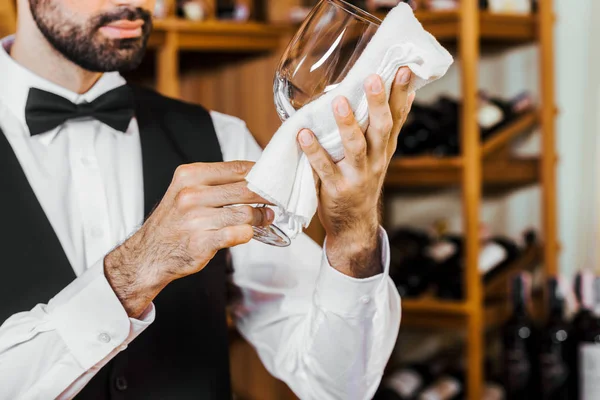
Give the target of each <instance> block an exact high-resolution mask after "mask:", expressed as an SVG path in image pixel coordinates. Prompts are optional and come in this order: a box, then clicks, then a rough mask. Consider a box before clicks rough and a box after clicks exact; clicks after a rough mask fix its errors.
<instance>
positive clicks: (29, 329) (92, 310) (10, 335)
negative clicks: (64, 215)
mask: <svg viewBox="0 0 600 400" xmlns="http://www.w3.org/2000/svg"><path fill="white" fill-rule="evenodd" d="M154 316H155V311H154V306H153V305H151V306H150V307H149V308H148V309H147V310H146V311H145V312H144V314H143V315H142V317H141V318H140V319H139V320H136V319H132V318H129V317H128V316H127V313H126V312H125V310H124V308H123V306H122V305H121V303H120V302H119V300H118V298H117V296H116V295H115V293H114V291H113V290H112V288H111V287H110V285H109V283H108V281H107V280H106V277H105V276H104V268H103V261H100V262H98V263H97V264H96V265H94V266H93V267H92V268H90V269H89V270H88V271H86V272H85V273H84V274H83V275H81V276H80V277H78V278H77V279H75V280H74V281H73V282H72V283H71V284H70V285H69V286H67V287H66V288H65V289H63V290H62V291H61V292H60V293H58V294H57V295H56V296H55V297H54V298H53V299H52V300H50V302H49V303H48V304H38V305H37V306H36V307H34V308H33V309H32V310H31V311H27V312H22V313H18V314H15V315H12V316H11V317H10V318H9V319H7V320H6V321H5V322H4V323H3V324H2V326H0V377H2V390H0V399H50V398H58V399H66V398H72V397H73V396H74V395H75V394H77V393H78V392H79V391H80V390H81V389H82V388H83V387H84V386H85V385H86V384H87V383H88V382H89V381H90V380H91V379H92V378H93V377H94V375H95V374H96V373H97V372H98V371H99V370H100V368H102V366H104V365H106V363H108V361H110V360H111V359H112V358H113V357H114V356H115V355H117V354H118V352H119V351H122V350H124V349H125V348H126V347H127V345H128V344H129V343H130V342H131V341H132V340H133V339H135V338H136V337H137V336H138V335H139V334H140V333H141V332H142V331H143V330H144V329H145V328H146V327H147V326H148V325H150V324H151V323H152V322H153V321H154Z"/></svg>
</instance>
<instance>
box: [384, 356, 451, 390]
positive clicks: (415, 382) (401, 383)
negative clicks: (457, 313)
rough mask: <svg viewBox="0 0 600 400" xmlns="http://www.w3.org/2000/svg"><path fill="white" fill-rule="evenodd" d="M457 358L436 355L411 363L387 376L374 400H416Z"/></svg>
mask: <svg viewBox="0 0 600 400" xmlns="http://www.w3.org/2000/svg"><path fill="white" fill-rule="evenodd" d="M455 358H456V354H455V353H453V352H442V353H438V354H435V355H434V356H433V357H430V358H429V359H427V360H425V361H423V362H419V363H411V364H409V365H406V366H403V367H401V368H398V369H396V370H394V371H392V372H391V373H390V374H389V375H388V376H386V377H385V378H384V379H383V380H382V382H381V385H380V387H379V389H378V390H377V394H376V395H375V397H373V400H414V399H417V397H418V395H419V393H421V391H422V390H423V389H424V388H425V387H427V386H429V385H431V384H432V383H433V382H434V381H435V380H437V379H438V378H439V377H441V376H442V374H444V373H446V372H447V371H448V370H449V369H450V367H451V366H452V364H453V363H454V360H455Z"/></svg>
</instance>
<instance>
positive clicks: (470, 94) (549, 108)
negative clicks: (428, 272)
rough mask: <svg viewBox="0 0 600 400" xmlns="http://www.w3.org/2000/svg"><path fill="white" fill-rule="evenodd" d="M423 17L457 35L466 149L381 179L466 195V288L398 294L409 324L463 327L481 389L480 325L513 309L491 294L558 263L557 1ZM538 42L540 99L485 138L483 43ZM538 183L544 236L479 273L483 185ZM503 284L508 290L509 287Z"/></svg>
mask: <svg viewBox="0 0 600 400" xmlns="http://www.w3.org/2000/svg"><path fill="white" fill-rule="evenodd" d="M419 18H420V20H421V22H422V23H423V25H424V26H425V27H426V28H427V29H428V30H429V31H430V32H431V33H432V34H433V35H434V36H436V38H438V40H441V41H444V42H453V43H456V44H457V48H458V58H459V59H460V62H461V84H462V100H463V108H462V111H461V112H462V115H461V133H460V134H461V143H462V153H461V155H460V156H458V157H449V158H434V157H431V156H422V157H414V158H400V159H395V160H393V161H392V163H391V165H390V168H389V170H388V175H387V177H386V182H385V193H386V194H387V195H390V194H393V193H396V192H399V193H403V192H407V191H420V190H432V189H436V188H446V187H459V188H461V192H462V199H463V200H462V201H463V227H464V233H465V240H466V247H465V250H466V251H465V266H466V268H465V273H464V277H463V278H464V287H465V288H466V291H467V293H466V298H465V300H463V301H445V300H440V299H436V298H434V297H433V296H430V295H425V296H423V297H422V298H418V299H405V300H403V301H402V324H403V326H415V327H428V328H440V329H463V330H466V333H467V340H466V353H467V354H466V357H467V365H468V368H467V375H466V381H467V396H468V399H480V398H481V395H482V385H483V382H484V372H483V371H484V356H485V354H484V351H485V350H484V332H485V331H486V329H487V328H490V327H493V326H498V325H499V324H501V323H502V322H503V321H505V320H506V318H507V317H508V315H509V310H508V309H507V307H506V305H507V302H506V301H504V302H498V301H494V299H497V298H498V297H501V296H502V295H506V293H505V292H506V288H507V279H508V277H509V276H510V274H512V273H514V272H516V271H524V270H528V269H531V268H533V267H534V266H536V265H538V264H539V263H540V262H541V261H543V265H544V269H545V271H544V273H545V275H547V276H555V275H556V273H557V253H558V242H557V227H556V200H555V199H556V171H555V165H556V162H557V157H556V152H555V138H554V130H555V126H554V118H555V115H556V113H557V110H556V107H555V103H554V66H553V54H554V53H553V40H554V39H553V24H554V15H553V11H552V2H551V1H550V0H540V4H539V11H538V13H537V14H533V15H529V16H511V15H493V14H489V13H487V12H481V11H480V10H479V8H478V4H477V1H476V0H461V5H460V11H459V12H443V13H421V14H419ZM524 43H536V44H537V45H538V47H539V51H540V57H539V79H540V88H541V96H540V99H541V104H540V108H539V109H538V110H536V111H532V112H529V113H526V114H524V115H522V116H520V118H518V119H517V120H516V121H513V122H512V123H511V124H509V125H508V126H506V127H505V128H504V129H502V130H501V131H500V132H497V133H496V134H495V135H494V136H493V137H492V138H491V139H489V140H487V141H486V142H484V143H481V141H480V134H479V127H478V125H477V99H478V97H477V93H478V89H479V88H478V63H479V55H480V50H481V49H482V47H486V46H493V47H494V48H496V47H498V45H500V46H513V45H521V44H524ZM537 127H539V128H540V131H541V136H542V151H541V154H540V156H539V157H535V158H516V157H513V156H511V155H510V151H509V150H508V146H509V144H510V142H511V141H512V140H513V139H514V138H515V137H517V136H518V135H520V134H522V133H524V132H528V131H531V130H533V129H534V128H537ZM540 184H541V188H542V204H540V206H541V209H542V212H541V215H542V219H543V221H542V225H543V234H542V235H541V236H542V237H543V238H544V245H543V246H531V247H530V248H528V249H526V250H525V251H524V252H523V254H522V255H521V256H520V257H519V258H518V259H517V260H515V261H514V262H513V264H512V265H511V266H510V267H509V268H507V269H506V270H505V272H504V273H503V274H502V275H501V276H497V277H495V279H493V280H492V281H490V282H486V283H484V282H482V279H481V275H480V272H479V265H478V254H479V222H480V220H479V209H480V205H481V202H482V196H483V193H485V194H489V193H490V192H491V193H493V194H498V193H500V194H502V193H506V192H510V191H511V190H514V189H517V188H520V187H523V186H529V185H540ZM503 292H504V293H503Z"/></svg>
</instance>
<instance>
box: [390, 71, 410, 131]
mask: <svg viewBox="0 0 600 400" xmlns="http://www.w3.org/2000/svg"><path fill="white" fill-rule="evenodd" d="M411 77H412V73H411V71H410V69H409V68H407V67H403V68H400V69H399V70H398V73H397V74H396V78H395V79H394V84H393V85H392V93H391V94H390V110H391V112H392V118H393V121H394V126H393V127H392V132H393V133H398V132H400V129H401V128H402V124H403V123H404V121H405V120H406V116H407V115H408V96H409V93H408V84H409V82H410V78H411Z"/></svg>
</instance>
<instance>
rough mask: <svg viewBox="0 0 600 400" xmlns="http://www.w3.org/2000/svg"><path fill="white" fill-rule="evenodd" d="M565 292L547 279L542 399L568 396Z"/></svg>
mask: <svg viewBox="0 0 600 400" xmlns="http://www.w3.org/2000/svg"><path fill="white" fill-rule="evenodd" d="M564 304H565V302H564V296H563V294H562V293H561V291H560V287H559V284H558V280H557V279H556V278H551V279H549V280H548V310H549V315H548V318H547V322H546V325H545V326H544V327H543V328H542V329H541V331H540V356H539V363H540V364H539V373H540V392H541V397H540V398H541V399H543V400H570V399H572V398H573V397H572V394H571V393H569V378H570V374H571V371H570V363H569V351H571V349H572V346H571V345H570V342H571V341H573V337H572V332H571V328H570V325H569V324H568V323H567V322H566V321H565V319H564Z"/></svg>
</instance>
